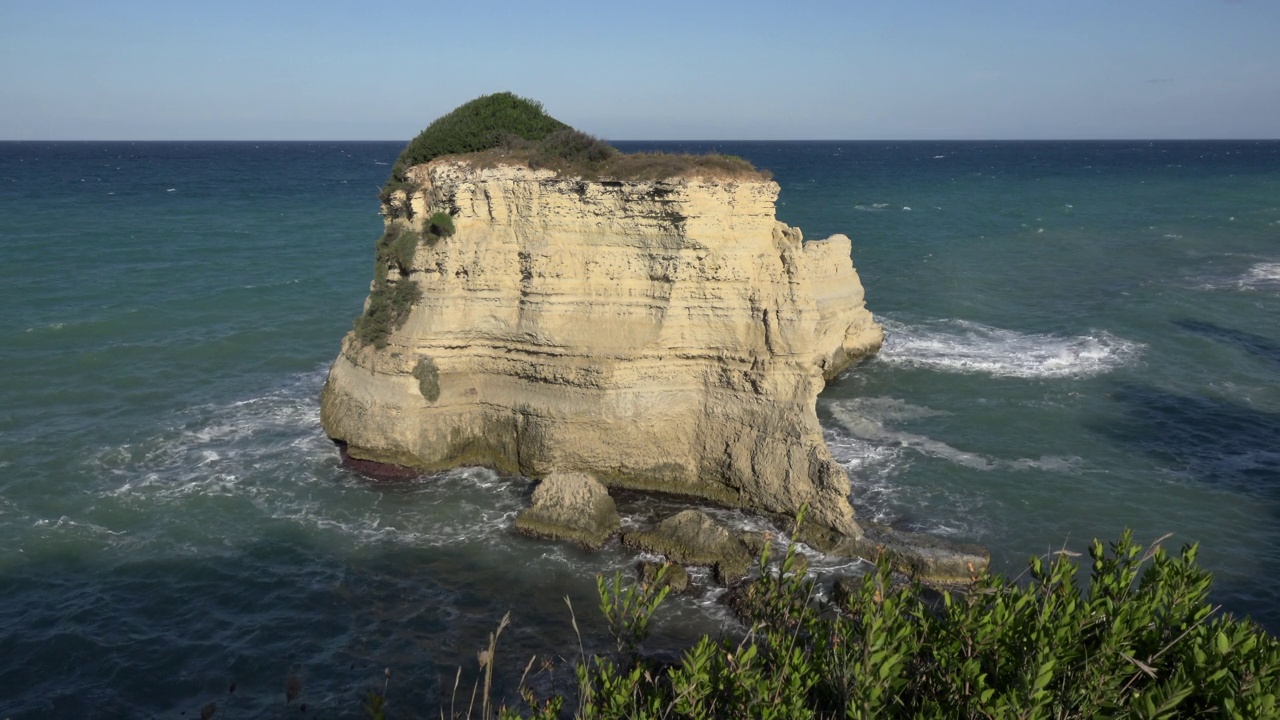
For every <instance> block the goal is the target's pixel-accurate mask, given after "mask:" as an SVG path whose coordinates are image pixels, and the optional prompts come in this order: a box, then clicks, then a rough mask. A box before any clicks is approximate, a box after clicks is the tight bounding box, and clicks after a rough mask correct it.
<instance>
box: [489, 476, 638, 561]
mask: <svg viewBox="0 0 1280 720" xmlns="http://www.w3.org/2000/svg"><path fill="white" fill-rule="evenodd" d="M514 526H515V529H516V531H517V532H521V533H524V534H525V535H531V536H533V537H540V538H551V539H553V540H568V541H570V542H574V543H577V544H579V545H582V546H583V547H586V548H588V549H591V550H595V549H597V548H599V547H600V546H601V545H603V544H604V541H605V540H608V539H609V536H610V535H613V534H614V533H615V532H617V531H618V529H619V528H620V527H621V526H622V520H621V519H620V518H619V517H618V509H617V507H616V506H615V505H614V503H613V498H611V497H609V491H608V490H606V489H605V487H604V486H603V485H601V484H600V483H599V482H597V481H596V479H595V478H593V477H591V476H590V475H588V474H586V473H561V472H553V473H551V474H550V475H548V476H547V477H545V478H543V480H542V482H540V483H538V487H536V488H534V490H533V499H532V502H531V504H530V505H529V507H527V508H525V509H524V510H522V511H521V512H520V514H519V515H516V520H515V523H514Z"/></svg>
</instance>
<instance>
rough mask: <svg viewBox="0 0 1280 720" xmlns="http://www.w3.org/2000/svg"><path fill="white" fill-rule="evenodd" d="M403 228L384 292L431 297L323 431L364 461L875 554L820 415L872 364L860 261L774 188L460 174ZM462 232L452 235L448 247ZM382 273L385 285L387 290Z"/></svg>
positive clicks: (345, 357) (331, 393)
mask: <svg viewBox="0 0 1280 720" xmlns="http://www.w3.org/2000/svg"><path fill="white" fill-rule="evenodd" d="M408 176H409V178H410V180H411V187H412V188H415V189H413V190H412V191H408V190H401V191H398V192H396V193H395V194H393V195H392V196H391V198H390V200H389V201H388V204H387V205H386V206H385V207H384V212H385V213H386V215H387V218H388V220H387V221H388V224H389V228H391V229H394V230H397V231H401V230H403V231H405V232H417V233H421V235H420V237H421V241H420V242H417V243H416V244H415V245H412V246H411V248H410V250H411V252H408V253H407V255H406V253H400V255H399V256H398V257H386V256H380V260H379V263H380V264H381V267H380V268H378V273H379V275H378V277H379V280H378V282H383V283H385V284H386V286H389V287H393V286H396V285H397V284H399V283H413V284H414V285H415V286H416V288H417V290H418V291H419V292H417V293H413V296H415V297H416V300H415V302H414V303H413V306H412V307H411V308H410V309H409V310H408V311H407V316H406V317H405V318H404V320H403V323H402V324H400V325H399V326H398V327H397V328H395V329H394V330H392V331H391V332H390V333H389V334H388V335H387V336H386V338H385V343H377V344H373V343H365V342H362V340H361V339H360V338H359V337H357V335H356V333H350V334H348V335H347V337H346V338H345V339H344V341H343V344H342V350H341V353H340V355H339V356H338V359H337V360H336V361H335V363H334V365H333V367H332V369H331V371H330V373H329V377H328V380H327V382H326V383H325V387H324V391H323V396H322V405H321V418H322V421H323V424H324V427H325V430H326V431H327V432H328V434H329V435H330V436H331V437H333V438H334V439H335V440H338V441H340V442H341V443H344V444H345V448H346V452H347V454H348V455H349V456H350V457H352V458H355V459H360V460H368V461H376V462H380V463H390V464H395V465H403V466H410V467H415V468H420V469H422V470H424V471H433V470H439V469H444V468H450V467H454V466H459V465H486V466H490V467H494V468H497V469H499V470H502V471H507V472H512V473H519V474H522V475H526V476H530V477H544V476H547V475H548V474H550V473H552V472H557V471H559V472H588V473H591V474H592V475H593V476H595V477H596V478H598V479H599V480H600V481H601V482H603V483H604V484H606V485H608V486H612V487H625V488H633V489H639V490H654V491H663V492H670V493H678V494H683V495H688V496H696V497H700V498H705V499H708V500H711V501H714V502H717V503H722V504H725V505H731V506H738V507H746V508H751V509H755V510H760V511H765V512H769V513H782V514H792V513H794V512H796V511H797V510H798V509H799V508H800V507H801V506H802V505H805V504H808V505H809V506H810V511H809V514H808V517H809V518H810V519H811V520H812V521H814V522H817V523H820V524H822V525H823V526H825V527H828V528H830V529H832V530H835V531H837V532H839V533H842V534H844V535H848V536H852V537H858V536H860V534H861V532H860V529H859V527H858V525H857V523H856V522H855V521H854V513H853V510H852V508H851V507H850V505H849V502H848V495H849V484H848V479H847V477H846V476H845V473H844V470H843V469H842V468H841V467H840V466H839V465H838V464H836V463H835V462H833V460H832V458H831V454H830V452H829V451H828V449H827V447H826V445H825V444H824V442H823V438H822V431H821V428H820V427H819V425H818V419H817V416H816V413H815V411H814V404H815V401H816V398H817V395H818V392H819V391H820V390H821V389H822V387H823V385H824V381H825V380H826V379H830V378H832V377H835V375H837V374H838V373H839V372H840V371H841V370H842V369H844V368H845V367H847V366H848V365H849V364H850V363H851V362H853V361H854V360H856V359H858V358H860V357H862V356H864V355H867V354H869V353H873V352H875V351H876V350H877V349H878V348H879V346H880V344H881V341H882V339H883V333H882V331H881V329H880V327H879V326H878V325H877V324H876V323H875V322H874V321H873V319H872V317H871V314H870V313H869V312H868V311H867V310H866V309H865V308H864V306H863V297H862V286H861V283H860V282H859V280H858V275H857V272H856V271H855V270H854V268H853V265H852V263H851V261H850V244H849V239H848V238H846V237H845V236H843V235H835V236H833V237H830V238H828V239H826V240H821V241H817V242H813V241H811V242H803V241H802V237H801V233H800V231H799V230H798V229H795V228H791V227H788V226H787V225H785V224H783V223H781V222H778V221H777V220H776V219H775V217H774V202H775V200H776V198H777V194H778V186H777V185H776V184H775V183H773V182H770V181H767V180H762V179H761V180H729V179H715V178H673V179H669V180H666V181H659V182H639V181H628V182H619V181H585V180H580V179H566V178H562V177H557V176H556V175H555V174H554V173H552V172H550V171H546V170H541V171H539V170H531V169H529V168H524V167H510V166H504V165H499V166H498V167H491V168H480V167H475V166H473V165H471V164H470V163H468V162H467V161H466V159H465V158H462V159H459V158H452V159H449V158H442V159H439V160H436V161H433V162H431V163H429V164H427V165H423V166H418V167H414V168H411V169H410V170H409V171H408ZM438 212H447V213H449V214H450V215H451V216H452V222H453V226H454V229H455V232H454V233H453V234H452V235H450V236H448V237H439V236H436V235H432V234H429V233H428V232H427V230H428V229H429V220H428V218H429V217H430V216H431V215H432V214H434V213H438ZM384 273H385V274H384Z"/></svg>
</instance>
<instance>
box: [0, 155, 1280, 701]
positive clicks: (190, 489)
mask: <svg viewBox="0 0 1280 720" xmlns="http://www.w3.org/2000/svg"><path fill="white" fill-rule="evenodd" d="M623 145H627V146H629V147H632V148H637V147H639V148H644V147H656V145H648V144H626V143H623ZM662 146H663V147H673V146H675V147H681V146H682V145H681V144H678V143H676V144H672V143H666V144H662ZM683 147H690V148H692V149H699V150H704V149H715V150H719V151H724V152H732V153H736V154H740V155H743V156H746V157H748V158H749V159H751V160H753V161H754V162H756V163H757V164H758V165H760V166H762V167H766V168H769V169H770V170H772V171H773V172H774V175H775V178H776V179H777V180H778V182H779V183H780V185H781V186H782V195H781V199H780V204H779V217H780V218H781V219H783V220H785V221H787V222H789V223H791V224H793V225H798V226H800V227H802V228H803V229H804V230H805V233H806V236H807V237H811V238H816V237H824V236H826V235H827V234H830V233H833V232H844V233H846V234H848V235H849V236H850V237H852V238H853V241H854V260H855V263H856V265H857V267H858V269H859V271H860V272H861V274H862V278H863V282H864V284H865V286H866V288H867V297H868V304H869V307H871V309H872V310H873V311H874V312H875V313H876V314H877V316H878V317H879V318H880V319H881V321H882V322H884V324H885V326H886V328H887V330H888V342H887V344H886V347H885V349H884V351H883V352H882V353H881V354H880V356H879V357H877V358H876V359H874V360H872V361H870V362H868V363H865V364H863V365H861V366H859V367H857V368H855V369H853V370H852V371H850V372H848V373H846V374H845V375H844V376H843V377H842V378H841V379H839V380H838V381H837V382H835V383H834V384H833V385H832V386H830V387H829V388H828V389H827V390H826V391H825V392H824V393H823V395H822V396H821V397H820V398H819V401H818V412H819V416H820V418H821V420H822V422H823V425H824V427H825V429H826V433H827V436H828V440H829V443H830V445H831V446H832V449H833V452H834V453H835V455H836V456H837V458H838V459H839V460H840V461H841V462H842V463H844V464H845V466H846V467H847V468H848V469H849V471H850V475H851V477H852V479H853V483H854V492H853V497H854V501H855V504H856V506H857V507H858V508H859V511H860V512H861V513H862V514H863V515H864V516H868V517H876V518H878V519H881V520H882V521H885V522H889V523H893V524H894V525H896V526H899V527H904V528H909V529H918V530H926V531H929V532H935V533H942V534H946V535H948V536H951V537H954V538H957V539H961V540H966V541H976V542H981V543H984V544H986V545H987V546H989V547H990V548H991V549H992V553H993V564H994V566H995V567H996V568H997V569H999V570H1002V571H1005V572H1009V573H1011V574H1012V573H1017V572H1018V571H1019V570H1020V569H1021V566H1022V564H1023V563H1024V562H1025V559H1026V557H1027V556H1028V555H1031V554H1036V553H1043V552H1046V551H1048V550H1050V549H1057V548H1059V547H1062V546H1066V547H1068V548H1070V549H1074V550H1082V549H1083V548H1084V547H1085V546H1086V544H1087V542H1088V541H1089V539H1090V538H1092V537H1094V536H1099V537H1103V538H1107V539H1113V538H1115V537H1116V536H1117V535H1118V534H1119V532H1120V531H1121V529H1123V528H1124V527H1132V528H1134V530H1135V532H1136V534H1137V536H1138V537H1139V538H1140V539H1142V540H1150V539H1154V538H1155V537H1158V536H1160V535H1163V534H1165V533H1170V532H1171V533H1173V537H1172V538H1171V539H1170V540H1169V541H1167V542H1168V543H1170V544H1171V545H1172V546H1173V547H1177V546H1178V545H1179V544H1181V543H1184V542H1201V543H1202V544H1203V551H1202V557H1203V560H1204V563H1205V564H1206V565H1207V566H1208V567H1210V568H1211V569H1212V570H1213V571H1214V572H1215V574H1216V576H1217V596H1216V600H1217V601H1218V602H1220V603H1222V604H1223V606H1224V609H1225V610H1227V611H1231V612H1235V613H1238V614H1249V615H1252V616H1253V617H1255V618H1256V619H1257V620H1259V621H1260V622H1262V623H1263V624H1264V625H1266V626H1267V627H1268V628H1270V629H1271V630H1273V631H1276V630H1280V590H1277V589H1276V588H1275V585H1274V583H1273V582H1272V580H1271V579H1272V578H1273V577H1274V576H1275V575H1276V574H1277V572H1278V571H1280V385H1278V383H1277V381H1278V380H1280V323H1278V322H1277V320H1276V318H1277V316H1278V311H1280V143H1276V142H1267V143H1154V144H1152V143H1067V144H1063V143H1018V144H1006V143H740V144H739V143H718V144H715V145H710V144H697V143H692V144H684V145H683ZM399 149H400V144H399V143H296V144H290V143H270V144H256V145H255V144H252V143H227V144H219V143H196V144H180V143H179V144H165V143H157V144H129V143H93V144H75V143H58V144H46V143H26V144H2V143H0V261H2V262H0V301H3V307H5V308H6V309H7V312H5V313H3V314H2V315H0V717H10V716H12V717H14V718H20V717H139V716H158V715H164V716H173V717H180V716H181V714H182V713H184V712H185V713H186V716H187V717H193V716H198V714H199V708H200V707H201V706H202V705H204V704H205V703H207V702H211V701H216V702H217V703H218V704H219V708H220V710H219V715H220V716H223V715H225V716H228V717H231V716H241V717H256V716H260V715H262V714H265V713H268V712H271V711H274V710H275V709H278V708H282V707H283V706H284V704H285V703H284V701H285V697H284V687H285V683H286V680H287V679H288V678H290V677H296V678H297V679H298V680H299V681H300V682H301V684H302V688H303V690H302V693H301V696H300V697H299V698H298V699H297V700H295V701H294V702H293V703H292V704H291V705H290V706H289V709H290V712H291V713H293V714H295V715H299V716H303V717H309V716H313V715H323V716H326V717H328V716H334V715H337V716H350V717H358V716H360V709H359V703H360V698H361V697H362V696H363V694H364V693H365V692H366V691H367V690H368V689H372V688H380V687H381V686H382V683H383V680H384V675H383V671H384V668H387V667H391V668H392V669H393V678H392V681H391V687H390V693H389V695H390V697H391V699H392V701H393V703H397V704H398V705H396V707H399V708H400V709H401V710H402V711H407V710H408V709H413V712H417V713H418V714H421V715H424V716H425V715H434V714H435V712H436V708H437V707H438V705H439V703H441V702H442V701H443V702H445V703H446V704H447V702H448V697H449V694H450V691H451V689H452V687H453V682H454V677H455V675H454V673H455V672H456V669H457V667H458V666H459V665H463V666H464V677H463V681H462V690H461V691H460V692H461V694H462V695H467V694H469V692H470V687H471V684H470V683H471V680H472V678H473V677H474V675H473V673H474V665H475V660H474V657H475V652H476V651H477V650H478V649H480V647H481V645H482V644H484V643H485V642H486V641H487V633H488V632H489V631H491V630H492V629H493V627H494V626H495V625H496V624H497V621H498V619H499V618H500V617H501V616H502V614H503V613H504V612H507V611H508V610H510V611H511V612H512V626H511V627H510V628H509V629H508V630H507V631H506V633H505V634H504V635H503V639H502V641H501V644H500V648H501V651H502V652H505V653H507V654H506V655H500V663H499V668H500V678H499V679H500V681H501V682H503V683H505V686H507V687H509V686H510V684H511V683H512V682H514V680H515V679H516V678H518V677H519V674H520V671H521V670H522V669H523V668H524V664H525V662H527V660H528V657H529V655H530V654H532V653H538V654H540V655H542V654H544V653H547V654H549V655H548V657H549V659H550V660H551V661H552V663H553V665H554V666H555V667H554V669H553V670H552V671H550V672H541V673H539V674H538V675H537V679H536V681H535V682H536V683H538V684H539V686H540V687H543V688H551V687H563V686H564V683H565V682H566V681H567V680H568V678H569V669H568V667H567V665H566V661H565V660H564V659H563V658H562V657H560V656H562V655H563V656H566V657H568V658H570V659H572V657H574V656H576V644H577V641H576V639H575V638H574V636H573V633H572V630H571V628H570V627H569V615H568V609H567V608H566V606H565V603H564V601H563V599H562V598H563V596H565V595H568V596H569V598H570V599H571V601H572V603H573V605H574V608H575V610H576V611H577V615H578V619H579V621H580V623H581V625H582V626H583V631H584V640H585V642H586V644H587V646H588V649H589V650H590V649H591V648H593V647H597V648H598V647H603V644H604V642H605V638H604V635H603V633H602V629H601V627H600V624H599V623H598V622H597V621H596V620H595V615H596V613H595V610H594V583H595V581H594V575H595V574H596V573H600V572H605V573H611V572H613V571H614V570H625V569H626V568H628V567H629V566H630V563H631V561H632V558H631V557H630V556H629V555H628V554H626V553H624V552H622V551H620V550H619V549H618V548H616V547H607V548H606V549H605V550H603V551H601V552H600V553H598V554H594V555H592V554H587V553H583V552H580V551H577V550H574V549H571V548H565V547H560V546H558V545H555V544H550V543H542V542H536V541H532V540H527V539H523V538H518V537H515V536H512V535H511V534H510V533H509V532H508V531H507V529H506V528H507V525H508V524H509V521H510V518H511V517H512V516H513V515H514V513H515V512H516V510H517V509H518V508H519V507H520V506H521V504H522V503H523V502H524V497H525V496H526V495H527V494H528V492H529V488H530V484H529V482H528V481H525V480H523V479H520V478H500V477H498V476H496V475H494V474H493V473H491V472H488V471H485V470H463V471H457V472H453V473H448V474H445V475H443V476H438V477H431V478H423V479H420V480H415V481H411V482H400V483H392V484H386V483H377V482H373V481H369V480H366V479H364V478H361V477H359V476H357V475H355V474H353V473H351V472H349V471H346V470H343V469H342V468H341V467H339V465H338V461H337V460H338V459H337V453H336V452H335V450H334V449H333V447H332V445H331V444H330V443H329V442H328V441H327V440H326V439H325V437H324V435H323V433H322V431H321V429H320V426H319V421H318V416H317V405H318V402H317V395H318V392H319V388H320V385H321V383H322V382H323V377H324V372H325V369H326V367H327V365H328V363H329V362H330V361H331V360H332V358H333V356H334V355H335V354H336V351H337V345H338V340H339V338H340V337H341V335H342V334H343V333H344V332H345V331H346V330H348V329H349V328H350V326H351V322H352V320H353V319H354V317H355V316H356V315H357V314H358V313H359V309H360V304H361V302H362V300H363V297H364V294H365V292H366V291H367V287H368V285H367V284H368V281H369V277H370V274H371V270H372V243H373V240H374V239H375V238H376V237H377V235H378V234H379V231H380V218H379V217H378V214H377V206H376V203H377V200H376V187H377V186H378V185H379V184H380V183H381V182H382V180H383V179H385V177H386V175H387V172H388V169H389V168H388V166H387V163H389V162H390V161H391V160H392V159H394V157H395V155H396V154H397V153H398V151H399ZM622 506H623V509H624V511H625V512H626V513H627V514H628V515H629V520H628V521H629V522H640V521H641V520H642V519H643V518H644V517H646V516H648V515H651V514H652V513H655V512H658V511H659V510H661V509H662V508H664V507H667V506H666V505H665V504H664V503H663V502H662V501H655V500H649V499H641V498H627V499H625V500H624V502H623V503H622ZM718 512H719V514H720V516H721V517H722V518H724V519H725V520H727V521H729V522H731V523H735V524H739V525H751V524H752V523H753V522H755V521H753V520H752V519H751V518H748V517H746V516H744V515H742V514H740V513H734V512H725V511H718ZM817 565H818V566H819V567H824V565H823V563H817ZM832 565H833V563H826V564H825V567H826V568H831V567H832ZM848 569H849V570H851V571H856V568H848ZM714 600H715V597H714V593H713V592H708V593H704V594H702V595H699V596H696V597H693V598H689V599H682V600H679V601H677V602H674V603H671V604H670V606H669V607H667V608H666V609H665V610H664V614H663V615H662V617H661V618H660V623H659V628H658V634H657V635H658V636H657V638H656V639H655V640H656V642H655V645H656V646H658V647H663V646H666V647H674V646H676V645H678V644H679V643H680V642H683V641H685V640H687V639H688V638H689V637H691V636H692V635H693V634H695V633H700V632H708V631H711V632H714V631H716V630H717V629H719V628H721V627H723V626H724V623H725V622H726V619H725V615H724V613H723V611H722V610H720V609H718V607H717V606H716V604H715V602H714ZM569 648H575V650H572V651H571V650H570V649H569ZM504 659H505V663H504V662H502V660H504ZM540 665H541V663H539V666H540ZM232 683H234V684H235V690H234V692H231V691H230V688H231V686H232ZM442 699H443V700H442ZM301 702H306V703H307V705H308V709H307V711H306V712H305V713H303V712H299V710H298V709H297V708H298V706H299V704H300V703H301Z"/></svg>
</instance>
